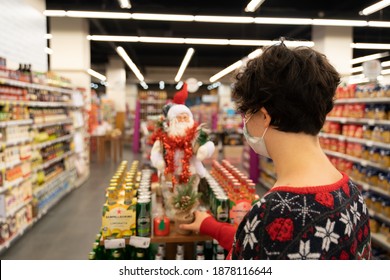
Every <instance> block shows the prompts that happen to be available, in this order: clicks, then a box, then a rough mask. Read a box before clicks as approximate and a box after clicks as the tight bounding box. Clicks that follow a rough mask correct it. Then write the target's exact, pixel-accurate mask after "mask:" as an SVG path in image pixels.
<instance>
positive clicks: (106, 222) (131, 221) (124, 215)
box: [102, 196, 137, 239]
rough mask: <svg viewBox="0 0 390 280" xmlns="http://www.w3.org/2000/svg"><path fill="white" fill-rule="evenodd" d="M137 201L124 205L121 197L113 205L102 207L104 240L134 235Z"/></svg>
mask: <svg viewBox="0 0 390 280" xmlns="http://www.w3.org/2000/svg"><path fill="white" fill-rule="evenodd" d="M136 207H137V200H136V199H133V202H132V203H131V204H130V205H126V204H124V199H123V196H121V197H120V198H119V199H118V201H117V202H116V203H115V204H113V205H109V204H107V203H106V204H104V205H103V216H102V235H103V238H104V239H115V238H124V237H129V236H132V235H135V234H136Z"/></svg>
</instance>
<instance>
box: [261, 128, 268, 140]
mask: <svg viewBox="0 0 390 280" xmlns="http://www.w3.org/2000/svg"><path fill="white" fill-rule="evenodd" d="M267 130H268V127H266V128H265V130H264V133H263V135H262V136H261V138H262V139H264V136H265V133H266V132H267Z"/></svg>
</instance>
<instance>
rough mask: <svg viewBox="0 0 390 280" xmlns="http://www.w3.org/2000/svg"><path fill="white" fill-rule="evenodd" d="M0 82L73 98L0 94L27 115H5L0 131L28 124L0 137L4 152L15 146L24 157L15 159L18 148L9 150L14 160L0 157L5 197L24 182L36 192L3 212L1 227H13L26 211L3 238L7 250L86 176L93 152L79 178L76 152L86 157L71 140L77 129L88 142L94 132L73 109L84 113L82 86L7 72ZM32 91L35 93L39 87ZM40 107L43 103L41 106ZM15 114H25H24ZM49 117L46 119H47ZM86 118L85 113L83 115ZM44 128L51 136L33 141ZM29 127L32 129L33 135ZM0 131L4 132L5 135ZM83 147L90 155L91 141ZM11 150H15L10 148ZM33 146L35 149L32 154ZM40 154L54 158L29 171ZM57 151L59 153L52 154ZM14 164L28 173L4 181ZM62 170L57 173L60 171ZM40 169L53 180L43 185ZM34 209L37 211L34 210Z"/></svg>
mask: <svg viewBox="0 0 390 280" xmlns="http://www.w3.org/2000/svg"><path fill="white" fill-rule="evenodd" d="M0 85H7V86H10V87H16V88H22V89H23V91H21V92H23V93H22V95H23V94H25V92H27V91H25V90H24V89H27V90H32V89H33V90H38V93H37V94H42V93H41V92H40V90H41V91H45V92H44V94H47V95H50V94H55V96H54V95H53V96H52V97H49V96H48V97H49V99H45V100H69V101H64V102H46V101H30V100H27V98H28V97H27V95H26V96H24V97H23V96H18V98H19V99H22V100H6V97H4V96H2V95H0V110H1V109H2V107H3V106H5V105H6V106H15V107H16V109H17V110H18V111H17V112H19V111H20V112H22V113H23V114H24V116H25V117H24V118H23V119H20V120H9V119H12V117H10V118H8V120H7V119H6V121H2V122H0V132H2V130H4V132H7V129H8V128H9V127H14V129H19V130H22V129H23V133H24V134H23V135H24V136H22V137H20V136H16V135H15V136H14V135H11V134H10V135H7V134H6V133H3V134H0V142H1V144H2V145H1V147H0V154H1V153H3V152H4V153H5V151H7V149H15V152H16V151H17V152H18V155H17V156H18V157H20V158H19V159H14V158H15V154H12V156H10V158H12V159H13V160H12V161H9V162H7V161H6V162H1V163H0V176H2V180H0V184H2V185H0V196H4V197H3V198H2V199H6V197H8V196H13V195H14V193H13V191H14V190H15V191H18V190H16V189H15V188H18V187H19V186H20V187H21V188H27V189H28V188H31V190H30V191H29V192H31V195H30V196H29V197H27V198H25V200H24V201H23V202H20V203H18V204H15V205H14V206H13V207H12V208H9V209H7V208H5V209H6V211H5V212H3V214H2V215H3V216H1V217H0V224H1V227H2V228H3V226H4V225H5V226H6V227H7V228H9V227H10V224H8V223H10V222H11V221H14V220H15V219H17V218H16V215H20V214H22V215H23V217H25V219H24V222H22V223H20V227H19V228H18V229H17V231H16V232H15V233H13V234H12V236H9V238H7V239H6V240H5V241H4V240H3V241H4V242H3V243H1V244H0V253H1V252H3V251H4V250H7V248H9V246H11V245H12V243H13V242H14V241H15V240H16V239H18V238H19V237H20V236H22V235H23V234H24V233H25V231H26V230H27V229H29V228H30V227H31V226H32V225H33V224H34V223H36V222H37V221H38V220H39V219H40V218H41V217H43V216H44V215H45V214H46V213H48V212H49V210H50V209H51V207H52V206H53V205H55V204H56V203H57V202H59V201H60V200H61V199H62V198H63V197H64V196H65V195H66V194H67V193H69V192H71V191H72V190H73V189H74V188H76V187H79V186H80V185H82V183H83V182H85V180H86V179H87V178H88V175H89V158H88V159H87V160H88V162H87V167H86V172H83V173H82V176H80V177H79V178H77V173H76V169H75V166H74V165H75V162H76V161H77V160H76V156H80V157H81V155H79V153H80V151H75V150H72V149H71V145H70V144H69V145H68V144H67V142H73V141H74V138H75V135H76V134H77V133H81V134H82V137H83V141H88V142H87V143H89V137H88V134H87V133H86V131H84V130H83V129H84V125H85V123H88V122H80V121H79V120H78V121H77V120H76V118H74V117H73V116H74V115H75V114H76V113H74V112H80V114H83V111H82V110H83V106H82V105H83V104H82V103H80V102H76V101H77V100H76V99H75V98H74V97H75V96H76V95H80V94H81V93H80V91H79V90H74V89H70V88H60V87H54V86H47V85H41V84H33V83H26V82H21V81H15V80H11V79H6V78H0ZM33 92H34V94H35V91H33ZM29 93H30V91H29ZM5 94H7V93H5ZM64 94H66V95H69V96H70V97H71V98H68V97H63V98H62V97H61V95H64ZM45 98H46V97H45ZM39 100H43V99H39ZM35 108H42V109H39V110H38V109H35ZM56 108H58V109H56ZM11 109H12V108H11ZM40 110H41V111H40ZM45 110H46V112H49V113H48V114H47V115H45V117H44V118H41V117H39V118H38V119H37V115H36V114H37V113H36V112H38V113H40V112H43V113H45ZM6 112H7V114H9V115H10V116H11V115H12V114H14V113H13V112H14V111H6ZM26 112H27V115H26ZM16 118H20V116H18V117H16ZM45 118H46V122H42V121H44V120H45ZM82 118H84V115H83V117H82ZM50 120H51V121H50ZM54 120H55V121H54ZM75 124H76V125H75ZM76 128H77V129H76ZM41 131H43V132H45V133H47V134H49V135H50V138H48V139H51V140H48V141H45V142H41V143H37V142H34V141H36V140H35V139H37V138H35V137H33V135H32V133H41ZM46 131H47V132H46ZM11 132H12V131H11ZM11 132H9V133H11ZM26 132H28V136H27V133H26ZM64 132H65V133H64ZM7 133H8V132H7ZM1 137H3V139H2V138H1ZM54 137H56V138H54ZM53 138H54V139H53ZM42 139H43V138H42ZM85 139H87V140H85ZM84 148H85V149H84V150H83V152H85V151H87V153H88V155H89V152H88V151H89V145H87V146H86V147H84ZM22 151H23V152H22ZM9 152H13V151H11V150H9ZM29 152H30V153H31V155H29V154H28V153H29ZM26 153H27V154H26ZM37 155H40V156H41V157H42V158H48V159H50V160H47V161H43V162H41V163H40V164H38V165H37V166H35V167H34V169H33V170H31V171H30V166H31V164H32V162H35V163H36V162H40V161H42V158H40V157H37ZM53 156H56V157H55V158H52V157H53ZM37 160H38V161H37ZM15 168H18V171H19V170H22V172H24V173H26V174H23V176H24V177H18V178H17V179H14V180H12V181H10V182H7V181H4V178H6V175H5V174H6V172H8V171H9V170H11V171H13V169H15ZM61 170H62V171H61ZM84 171H85V170H84ZM1 172H2V173H1ZM19 172H20V171H19ZM57 172H58V174H57V175H55V174H56V173H57ZM37 174H40V175H42V174H45V176H47V177H46V178H45V180H49V181H46V182H44V183H43V184H42V185H40V186H38V181H37V178H38V176H37ZM15 177H16V176H15ZM10 178H12V177H10ZM48 178H49V179H48ZM40 182H42V178H41V179H40ZM4 213H6V216H4ZM33 213H35V215H34V216H33Z"/></svg>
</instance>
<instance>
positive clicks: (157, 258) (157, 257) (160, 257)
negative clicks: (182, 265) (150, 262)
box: [154, 253, 164, 260]
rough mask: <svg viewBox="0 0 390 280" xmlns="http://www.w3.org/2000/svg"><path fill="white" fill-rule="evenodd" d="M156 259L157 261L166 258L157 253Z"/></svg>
mask: <svg viewBox="0 0 390 280" xmlns="http://www.w3.org/2000/svg"><path fill="white" fill-rule="evenodd" d="M154 259H155V260H163V259H164V257H163V256H162V255H161V254H159V253H157V254H156V256H155V258H154Z"/></svg>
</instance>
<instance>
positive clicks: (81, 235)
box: [0, 149, 140, 260]
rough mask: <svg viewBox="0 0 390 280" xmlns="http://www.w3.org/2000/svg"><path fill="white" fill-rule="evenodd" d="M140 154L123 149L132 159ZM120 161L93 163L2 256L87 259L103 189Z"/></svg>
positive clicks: (1, 257) (97, 218) (129, 159)
mask: <svg viewBox="0 0 390 280" xmlns="http://www.w3.org/2000/svg"><path fill="white" fill-rule="evenodd" d="M138 157H140V155H137V154H136V155H133V153H132V152H131V151H130V149H129V150H126V149H125V151H124V159H125V160H128V161H129V162H131V161H132V160H134V159H138ZM118 164H119V163H111V162H109V161H106V163H105V164H97V163H92V164H91V175H90V177H89V179H88V180H87V181H86V182H85V183H84V184H83V185H82V186H81V187H80V188H78V189H76V190H74V191H72V192H71V193H69V194H68V195H67V196H66V197H64V198H63V199H62V200H61V201H60V202H59V203H58V204H57V205H55V206H54V207H53V208H52V209H51V210H50V211H49V212H48V213H47V214H46V215H45V216H44V217H43V218H42V219H41V220H40V221H38V222H37V223H36V224H35V225H34V226H33V227H32V228H31V229H30V230H28V231H27V232H26V233H25V235H24V236H22V237H21V238H20V239H19V240H18V241H16V242H15V243H14V244H12V246H11V247H10V248H9V249H8V250H7V251H6V252H5V253H4V254H3V255H1V256H0V259H2V260H6V259H8V260H85V259H88V253H89V252H90V251H91V249H92V243H93V242H94V239H95V236H96V233H98V232H99V228H100V226H101V215H100V213H101V209H102V205H103V203H104V189H105V188H106V187H107V182H109V180H110V178H111V176H112V175H113V174H114V172H115V170H116V168H117V167H118Z"/></svg>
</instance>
